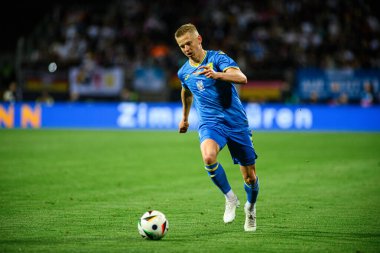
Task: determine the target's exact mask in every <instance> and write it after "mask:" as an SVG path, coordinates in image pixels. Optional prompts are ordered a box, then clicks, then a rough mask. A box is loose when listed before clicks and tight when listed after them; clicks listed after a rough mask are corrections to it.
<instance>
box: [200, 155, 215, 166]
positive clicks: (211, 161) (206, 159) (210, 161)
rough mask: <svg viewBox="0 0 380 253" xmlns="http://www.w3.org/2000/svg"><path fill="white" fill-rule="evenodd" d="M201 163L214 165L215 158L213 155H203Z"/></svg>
mask: <svg viewBox="0 0 380 253" xmlns="http://www.w3.org/2000/svg"><path fill="white" fill-rule="evenodd" d="M203 162H204V163H205V164H214V163H216V156H214V155H205V156H203Z"/></svg>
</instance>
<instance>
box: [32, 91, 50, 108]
mask: <svg viewBox="0 0 380 253" xmlns="http://www.w3.org/2000/svg"><path fill="white" fill-rule="evenodd" d="M36 102H37V103H41V104H46V105H53V104H54V98H53V97H52V96H51V95H50V94H49V92H48V91H47V90H43V91H42V92H41V95H40V96H39V97H37V99H36Z"/></svg>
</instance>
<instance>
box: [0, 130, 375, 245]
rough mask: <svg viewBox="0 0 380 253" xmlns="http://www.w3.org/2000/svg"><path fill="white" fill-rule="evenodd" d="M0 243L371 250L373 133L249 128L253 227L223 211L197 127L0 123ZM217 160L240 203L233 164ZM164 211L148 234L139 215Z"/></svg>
mask: <svg viewBox="0 0 380 253" xmlns="http://www.w3.org/2000/svg"><path fill="white" fill-rule="evenodd" d="M0 143H1V146H0V252H243V251H247V250H248V251H252V252H379V251H380V212H379V210H380V186H379V181H380V134H376V133H279V132H275V133H271V132H257V133H255V148H256V150H257V153H258V154H259V159H258V160H257V172H258V175H259V177H260V184H261V185H260V194H259V198H258V204H257V219H258V220H257V223H258V229H257V232H256V233H246V232H244V231H243V223H244V214H243V208H242V207H240V208H238V209H237V217H236V220H235V221H234V222H233V223H232V224H228V225H225V224H224V223H223V221H222V216H223V212H224V197H223V196H222V195H221V194H220V192H219V190H218V189H217V188H216V187H215V186H214V185H213V184H212V183H211V181H210V180H209V178H208V176H207V173H206V172H205V171H204V169H203V164H202V160H201V156H200V151H199V143H198V140H197V135H196V133H195V132H191V133H188V134H185V135H179V134H178V133H175V132H142V131H140V132H131V131H100V130H99V131H85V130H1V131H0ZM219 161H220V162H221V163H222V164H223V166H224V168H225V170H226V173H227V175H228V178H229V181H230V184H231V186H232V188H233V189H234V191H235V193H237V194H238V196H239V198H240V200H241V202H242V203H244V199H245V193H244V189H243V181H242V179H241V175H240V172H239V169H238V167H237V166H236V165H232V162H231V159H230V156H229V153H228V150H227V149H224V150H223V151H222V152H221V154H220V156H219ZM150 209H157V210H160V211H162V212H164V213H165V214H166V216H167V218H168V220H169V232H168V234H167V236H166V237H165V238H163V239H162V240H161V241H147V240H144V239H142V238H141V237H140V236H139V234H138V232H137V220H138V218H139V217H140V216H141V215H142V214H143V213H144V212H145V211H147V210H150Z"/></svg>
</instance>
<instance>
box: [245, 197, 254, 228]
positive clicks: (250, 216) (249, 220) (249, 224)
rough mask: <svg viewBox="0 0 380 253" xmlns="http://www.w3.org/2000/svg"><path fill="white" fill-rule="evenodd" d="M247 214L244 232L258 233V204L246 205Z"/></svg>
mask: <svg viewBox="0 0 380 253" xmlns="http://www.w3.org/2000/svg"><path fill="white" fill-rule="evenodd" d="M244 212H245V223H244V231H247V232H255V231H256V204H254V205H253V206H252V205H251V204H250V205H247V203H246V204H245V205H244Z"/></svg>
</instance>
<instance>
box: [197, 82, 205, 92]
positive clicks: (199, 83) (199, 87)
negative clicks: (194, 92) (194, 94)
mask: <svg viewBox="0 0 380 253" xmlns="http://www.w3.org/2000/svg"><path fill="white" fill-rule="evenodd" d="M196 84H197V88H198V90H199V91H204V90H205V86H204V85H203V82H202V80H199V81H197V82H196Z"/></svg>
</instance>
